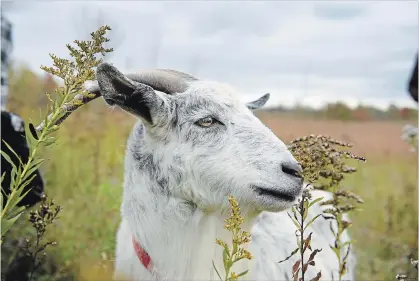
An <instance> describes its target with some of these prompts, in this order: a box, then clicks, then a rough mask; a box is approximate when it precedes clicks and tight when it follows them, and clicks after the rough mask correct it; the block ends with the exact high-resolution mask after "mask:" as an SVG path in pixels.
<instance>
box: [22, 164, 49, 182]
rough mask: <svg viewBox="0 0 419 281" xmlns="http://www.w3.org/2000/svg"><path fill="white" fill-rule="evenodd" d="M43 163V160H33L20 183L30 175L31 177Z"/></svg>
mask: <svg viewBox="0 0 419 281" xmlns="http://www.w3.org/2000/svg"><path fill="white" fill-rule="evenodd" d="M43 162H44V159H38V160H35V161H34V162H32V163H31V164H30V168H29V169H28V171H27V172H26V175H25V176H24V177H23V178H22V181H24V180H26V179H27V178H28V177H29V176H30V175H32V174H33V173H34V172H35V171H36V170H37V169H38V168H39V167H40V166H41V164H42V163H43Z"/></svg>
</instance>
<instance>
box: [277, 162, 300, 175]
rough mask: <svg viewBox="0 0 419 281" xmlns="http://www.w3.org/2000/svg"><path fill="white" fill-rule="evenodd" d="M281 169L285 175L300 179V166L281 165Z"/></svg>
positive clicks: (296, 164)
mask: <svg viewBox="0 0 419 281" xmlns="http://www.w3.org/2000/svg"><path fill="white" fill-rule="evenodd" d="M281 169H282V171H283V172H284V173H285V174H288V175H291V176H293V177H297V178H302V177H303V176H302V175H301V172H302V171H303V170H302V168H301V166H300V164H298V163H295V164H294V163H282V164H281Z"/></svg>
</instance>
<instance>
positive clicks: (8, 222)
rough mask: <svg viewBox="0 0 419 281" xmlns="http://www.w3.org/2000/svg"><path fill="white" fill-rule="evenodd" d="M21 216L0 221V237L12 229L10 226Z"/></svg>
mask: <svg viewBox="0 0 419 281" xmlns="http://www.w3.org/2000/svg"><path fill="white" fill-rule="evenodd" d="M20 215H21V214H19V215H17V216H15V217H13V218H11V219H4V218H2V220H1V236H2V237H3V236H4V235H5V234H6V232H7V231H8V230H9V229H10V227H12V225H13V224H14V223H15V222H16V221H17V219H18V218H19V217H20Z"/></svg>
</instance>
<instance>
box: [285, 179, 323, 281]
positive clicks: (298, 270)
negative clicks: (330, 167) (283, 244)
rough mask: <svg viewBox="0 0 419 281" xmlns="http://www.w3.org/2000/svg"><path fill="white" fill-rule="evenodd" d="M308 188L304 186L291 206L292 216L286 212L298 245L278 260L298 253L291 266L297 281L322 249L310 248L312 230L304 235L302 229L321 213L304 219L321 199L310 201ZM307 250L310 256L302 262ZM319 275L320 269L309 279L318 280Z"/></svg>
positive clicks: (301, 279) (313, 263)
mask: <svg viewBox="0 0 419 281" xmlns="http://www.w3.org/2000/svg"><path fill="white" fill-rule="evenodd" d="M309 188H310V186H309V185H307V186H305V187H304V190H303V194H302V196H301V199H298V202H297V204H295V205H294V206H293V207H292V213H293V216H291V215H290V214H289V213H287V214H288V216H289V217H290V219H291V220H292V221H293V222H294V224H295V226H296V227H297V231H296V233H295V235H296V237H297V245H298V247H297V248H296V249H295V250H294V251H292V252H291V254H290V255H289V256H288V257H286V258H285V259H283V260H281V261H279V262H278V263H282V262H284V261H286V260H289V259H290V258H291V257H292V256H294V255H296V254H299V255H300V259H299V260H297V261H296V262H295V263H294V265H293V266H292V277H293V279H294V281H297V280H300V281H304V280H305V278H304V277H305V273H306V271H307V269H308V267H309V266H314V265H315V261H314V259H315V257H316V255H317V253H319V252H321V251H322V249H314V250H313V249H312V248H311V239H312V235H313V233H312V232H310V234H309V235H308V236H305V235H304V231H305V230H306V229H307V227H308V226H310V224H312V223H313V222H314V221H315V220H316V219H317V218H318V217H319V216H320V215H321V214H318V215H317V216H315V217H314V218H312V219H311V220H310V221H308V222H306V221H305V220H306V218H307V215H308V210H309V208H310V207H311V206H313V205H314V204H316V203H317V202H319V201H320V200H322V199H323V198H317V199H315V200H313V201H312V202H310V200H311V194H310V191H309ZM307 250H310V252H311V253H310V256H309V258H308V260H307V261H306V262H304V254H305V253H306V251H307ZM300 274H301V275H300ZM321 276H322V273H321V271H319V272H318V273H317V275H316V277H314V278H313V279H311V281H318V280H320V278H321Z"/></svg>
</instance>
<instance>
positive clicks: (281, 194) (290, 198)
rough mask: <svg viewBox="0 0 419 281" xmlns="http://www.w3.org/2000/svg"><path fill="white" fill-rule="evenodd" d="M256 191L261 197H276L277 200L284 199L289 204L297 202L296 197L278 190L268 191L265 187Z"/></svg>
mask: <svg viewBox="0 0 419 281" xmlns="http://www.w3.org/2000/svg"><path fill="white" fill-rule="evenodd" d="M255 191H256V192H257V193H258V194H259V195H262V196H263V195H267V196H271V197H274V198H276V199H282V200H285V201H288V202H292V201H294V200H295V198H296V196H295V195H292V194H289V193H284V192H281V191H278V190H274V189H266V188H263V187H258V186H256V187H255Z"/></svg>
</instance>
